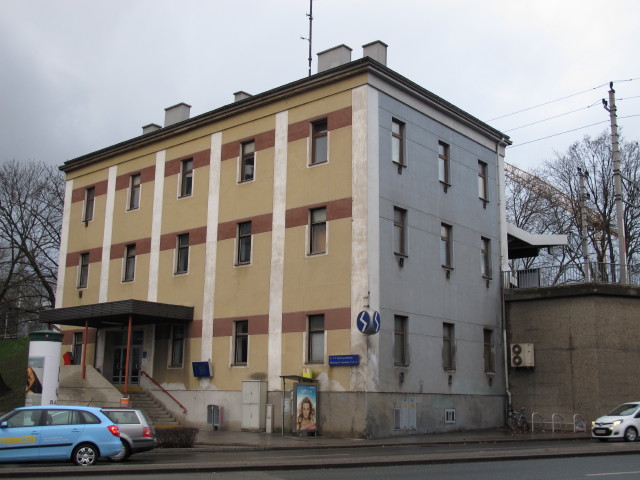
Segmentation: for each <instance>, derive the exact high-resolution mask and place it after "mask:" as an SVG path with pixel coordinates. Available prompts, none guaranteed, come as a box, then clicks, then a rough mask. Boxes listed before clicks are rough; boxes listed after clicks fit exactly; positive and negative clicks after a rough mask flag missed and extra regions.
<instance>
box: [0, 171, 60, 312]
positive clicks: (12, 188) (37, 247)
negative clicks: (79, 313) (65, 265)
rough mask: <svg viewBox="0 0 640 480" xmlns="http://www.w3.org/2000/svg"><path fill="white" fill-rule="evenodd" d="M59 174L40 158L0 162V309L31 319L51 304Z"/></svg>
mask: <svg viewBox="0 0 640 480" xmlns="http://www.w3.org/2000/svg"><path fill="white" fill-rule="evenodd" d="M63 207H64V176H63V175H62V173H61V172H60V171H59V170H58V169H57V168H55V167H53V166H50V165H47V164H45V163H43V162H34V161H30V162H18V161H15V160H13V161H9V162H5V163H4V164H2V165H1V166H0V308H1V309H2V310H3V313H4V314H5V316H6V315H9V316H10V317H11V318H13V319H25V318H33V316H34V314H36V313H37V312H38V311H40V310H41V309H42V308H47V307H52V306H53V305H55V288H56V279H57V273H58V252H59V248H60V229H61V224H62V212H63Z"/></svg>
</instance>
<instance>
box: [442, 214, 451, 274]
mask: <svg viewBox="0 0 640 480" xmlns="http://www.w3.org/2000/svg"><path fill="white" fill-rule="evenodd" d="M451 242H452V238H451V226H450V225H447V224H446V223H442V224H440V264H441V265H442V266H443V267H447V268H452V267H453V255H452V246H451Z"/></svg>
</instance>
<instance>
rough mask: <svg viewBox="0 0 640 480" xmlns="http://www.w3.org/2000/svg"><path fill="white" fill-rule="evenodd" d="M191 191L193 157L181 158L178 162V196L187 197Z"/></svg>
mask: <svg viewBox="0 0 640 480" xmlns="http://www.w3.org/2000/svg"><path fill="white" fill-rule="evenodd" d="M192 193H193V158H188V159H186V160H182V162H181V164H180V196H181V197H189V196H191V194H192Z"/></svg>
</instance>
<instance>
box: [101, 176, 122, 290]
mask: <svg viewBox="0 0 640 480" xmlns="http://www.w3.org/2000/svg"><path fill="white" fill-rule="evenodd" d="M117 174H118V167H117V166H115V165H113V166H111V167H109V179H108V181H107V201H106V203H107V205H106V208H105V211H104V233H103V236H102V263H101V264H100V289H99V290H98V302H99V303H104V302H106V301H107V298H108V296H109V267H110V266H111V238H112V236H113V214H114V211H113V209H114V204H115V198H116V176H117Z"/></svg>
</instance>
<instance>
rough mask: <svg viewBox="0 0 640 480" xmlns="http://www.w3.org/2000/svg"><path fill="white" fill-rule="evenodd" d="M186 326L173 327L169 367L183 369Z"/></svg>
mask: <svg viewBox="0 0 640 480" xmlns="http://www.w3.org/2000/svg"><path fill="white" fill-rule="evenodd" d="M184 337H185V331H184V325H172V326H171V361H170V362H169V366H171V367H182V365H183V362H184V340H185V338H184Z"/></svg>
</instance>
